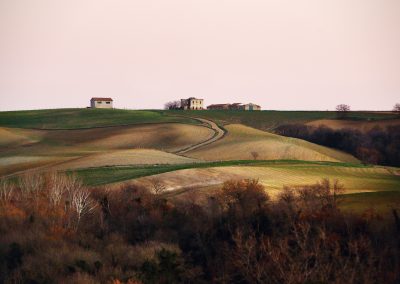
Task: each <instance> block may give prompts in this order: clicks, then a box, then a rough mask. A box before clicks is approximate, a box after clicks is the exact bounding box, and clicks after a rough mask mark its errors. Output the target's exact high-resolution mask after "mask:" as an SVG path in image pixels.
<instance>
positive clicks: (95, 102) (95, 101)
mask: <svg viewBox="0 0 400 284" xmlns="http://www.w3.org/2000/svg"><path fill="white" fill-rule="evenodd" d="M90 107H91V108H113V99H112V98H92V99H91V100H90Z"/></svg>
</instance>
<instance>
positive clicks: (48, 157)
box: [0, 123, 214, 176]
mask: <svg viewBox="0 0 400 284" xmlns="http://www.w3.org/2000/svg"><path fill="white" fill-rule="evenodd" d="M213 135H214V131H213V130H211V129H209V128H207V127H203V126H194V125H187V124H180V123H164V124H147V125H136V126H117V127H105V128H92V129H79V130H26V129H17V128H0V146H4V147H2V148H0V176H4V175H8V174H13V173H16V172H20V171H24V170H29V169H33V168H37V167H42V166H46V167H47V166H49V165H50V164H54V166H58V164H59V163H62V162H64V161H69V160H71V161H70V163H68V164H67V165H71V167H72V168H76V167H93V166H104V165H126V164H151V163H154V164H160V163H186V162H193V161H194V159H189V158H184V157H182V158H177V157H176V156H174V155H169V154H166V153H162V152H151V151H150V152H140V151H137V150H135V151H131V150H134V149H140V148H146V149H149V148H153V149H158V150H163V151H168V152H173V151H176V150H179V149H184V148H187V147H188V146H191V145H193V144H197V143H200V142H203V141H205V140H207V139H210V138H211V137H212V136H213ZM110 150H111V152H110ZM120 150H129V151H127V152H123V151H120ZM114 151H115V152H114ZM75 159H77V160H75ZM72 160H74V162H72ZM62 169H66V167H62Z"/></svg>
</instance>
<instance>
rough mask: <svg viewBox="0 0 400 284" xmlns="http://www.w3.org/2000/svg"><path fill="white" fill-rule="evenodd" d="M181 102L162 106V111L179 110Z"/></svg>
mask: <svg viewBox="0 0 400 284" xmlns="http://www.w3.org/2000/svg"><path fill="white" fill-rule="evenodd" d="M180 108H181V102H180V101H170V102H167V103H166V104H165V105H164V109H180Z"/></svg>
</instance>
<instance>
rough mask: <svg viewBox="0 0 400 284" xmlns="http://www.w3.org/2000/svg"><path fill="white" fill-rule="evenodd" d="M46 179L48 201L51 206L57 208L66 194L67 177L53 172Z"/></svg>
mask: <svg viewBox="0 0 400 284" xmlns="http://www.w3.org/2000/svg"><path fill="white" fill-rule="evenodd" d="M48 179H49V181H48V182H49V187H48V190H49V200H50V203H51V204H52V205H53V206H57V205H58V204H60V202H61V200H62V198H63V196H64V195H65V193H66V192H67V183H68V177H67V176H65V175H61V174H58V173H56V172H53V173H50V174H49V175H48Z"/></svg>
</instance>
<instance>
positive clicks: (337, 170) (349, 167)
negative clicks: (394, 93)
mask: <svg viewBox="0 0 400 284" xmlns="http://www.w3.org/2000/svg"><path fill="white" fill-rule="evenodd" d="M207 168H221V169H220V170H222V171H225V170H226V169H227V172H228V171H236V170H238V173H239V175H246V174H247V175H248V176H249V177H254V178H257V176H258V175H260V176H261V175H265V177H268V178H270V180H268V182H267V184H269V186H270V187H271V188H272V187H273V188H275V189H280V188H281V185H282V184H292V185H294V184H308V183H313V182H315V181H317V180H319V179H321V178H323V177H332V178H334V177H336V178H339V179H340V178H343V179H345V180H347V181H348V184H349V185H350V186H352V187H354V185H353V184H352V183H351V182H352V180H354V179H357V186H356V187H354V188H356V189H362V187H365V186H367V187H371V188H372V187H373V188H378V187H379V190H395V189H397V186H398V185H399V184H400V177H399V176H395V175H392V174H390V173H389V172H387V171H386V170H385V169H384V168H380V167H372V166H364V165H361V164H351V163H332V162H308V161H287V160H281V161H254V160H241V161H224V162H209V163H193V164H180V165H159V166H128V167H100V168H87V169H80V170H76V171H75V172H76V173H77V174H78V176H80V177H81V178H82V179H83V181H84V182H85V184H88V185H102V184H109V183H115V182H121V181H126V180H130V179H135V178H139V177H144V176H150V175H155V174H161V173H166V172H174V171H178V170H184V169H207ZM263 168H264V169H268V170H269V171H268V172H267V171H265V172H262V169H263ZM177 174H179V172H178V173H177Z"/></svg>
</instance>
